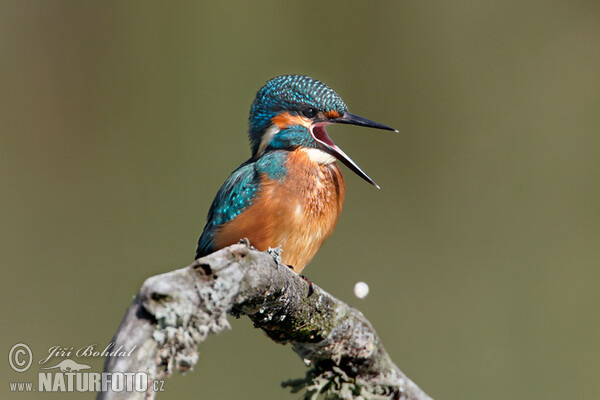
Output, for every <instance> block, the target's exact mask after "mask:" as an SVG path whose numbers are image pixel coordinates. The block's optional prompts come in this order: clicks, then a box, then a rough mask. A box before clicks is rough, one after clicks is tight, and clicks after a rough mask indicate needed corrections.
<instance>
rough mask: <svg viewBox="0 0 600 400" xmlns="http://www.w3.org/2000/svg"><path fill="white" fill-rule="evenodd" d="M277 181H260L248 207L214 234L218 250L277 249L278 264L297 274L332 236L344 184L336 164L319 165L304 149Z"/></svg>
mask: <svg viewBox="0 0 600 400" xmlns="http://www.w3.org/2000/svg"><path fill="white" fill-rule="evenodd" d="M286 167H287V169H288V173H287V175H286V177H285V178H283V179H281V180H270V179H268V178H267V176H266V175H263V176H262V185H261V190H260V192H259V194H258V196H257V198H256V199H255V201H254V203H253V204H252V205H251V206H250V207H248V208H247V209H246V210H245V211H244V212H243V213H242V214H240V215H238V216H237V217H236V218H234V219H233V220H231V221H229V222H227V223H226V224H225V225H223V226H222V227H221V229H220V230H219V231H218V232H217V234H216V235H215V245H216V246H217V247H218V248H221V247H225V246H228V245H230V244H233V243H237V242H238V241H239V240H240V239H241V238H244V237H246V238H248V239H249V240H250V243H252V245H253V246H254V247H256V248H257V249H259V250H261V251H264V250H266V249H268V248H269V247H278V246H280V247H281V248H282V250H283V252H282V255H281V256H282V262H283V263H285V264H288V265H292V266H293V267H294V271H296V272H297V273H300V272H301V271H302V269H303V268H304V267H305V266H306V264H308V263H309V262H310V260H311V259H312V258H313V256H314V255H315V254H316V252H317V251H318V250H319V248H320V247H321V245H322V244H323V243H324V242H325V240H326V239H327V238H328V237H329V236H330V235H331V234H332V233H333V231H334V229H335V226H336V224H337V220H338V218H339V215H340V213H341V212H342V207H343V204H344V194H345V191H346V185H345V183H344V177H343V175H342V172H341V171H340V169H339V167H338V166H337V164H336V163H330V164H319V163H317V162H314V161H312V160H311V158H310V157H309V155H308V153H307V152H306V151H305V150H302V149H298V150H295V151H293V152H291V153H290V155H289V156H288V159H287V162H286Z"/></svg>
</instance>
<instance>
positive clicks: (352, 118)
mask: <svg viewBox="0 0 600 400" xmlns="http://www.w3.org/2000/svg"><path fill="white" fill-rule="evenodd" d="M329 122H331V123H334V124H350V125H358V126H366V127H368V128H376V129H384V130H386V131H394V132H396V133H398V130H396V129H394V128H391V127H389V126H387V125H383V124H380V123H379V122H375V121H371V120H370V119H366V118H363V117H359V116H358V115H354V114H350V113H349V112H347V111H346V112H345V113H344V115H343V116H342V117H339V118H335V119H330V120H329Z"/></svg>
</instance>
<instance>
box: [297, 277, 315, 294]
mask: <svg viewBox="0 0 600 400" xmlns="http://www.w3.org/2000/svg"><path fill="white" fill-rule="evenodd" d="M300 278H302V279H304V280H305V281H306V283H308V295H307V296H306V297H310V295H311V294H313V293H314V291H315V290H314V289H313V283H312V281H311V280H310V279H308V278H307V277H306V276H304V275H300Z"/></svg>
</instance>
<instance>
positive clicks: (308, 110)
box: [302, 108, 317, 118]
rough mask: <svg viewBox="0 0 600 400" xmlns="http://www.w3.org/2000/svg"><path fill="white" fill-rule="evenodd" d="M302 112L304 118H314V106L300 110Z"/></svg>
mask: <svg viewBox="0 0 600 400" xmlns="http://www.w3.org/2000/svg"><path fill="white" fill-rule="evenodd" d="M302 114H303V115H304V116H305V117H306V118H314V117H315V115H317V110H315V109H314V108H306V109H304V110H302Z"/></svg>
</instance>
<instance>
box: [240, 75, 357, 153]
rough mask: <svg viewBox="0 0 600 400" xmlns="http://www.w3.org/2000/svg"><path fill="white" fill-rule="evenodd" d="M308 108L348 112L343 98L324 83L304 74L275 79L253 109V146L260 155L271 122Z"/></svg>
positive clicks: (260, 91)
mask: <svg viewBox="0 0 600 400" xmlns="http://www.w3.org/2000/svg"><path fill="white" fill-rule="evenodd" d="M307 108H314V109H316V110H321V111H325V112H327V111H337V112H338V113H339V114H340V115H343V114H344V113H345V112H346V111H348V107H346V104H344V101H343V100H342V98H341V97H340V96H339V95H338V94H337V93H336V92H334V91H333V90H332V89H330V88H329V87H328V86H327V85H325V84H324V83H323V82H320V81H318V80H316V79H313V78H310V77H308V76H303V75H283V76H278V77H276V78H273V79H271V80H269V81H267V83H266V84H265V85H264V86H263V87H262V88H261V89H260V90H259V91H258V93H257V94H256V99H255V100H254V103H253V104H252V108H251V109H250V121H249V122H250V130H249V136H250V145H251V146H252V154H254V153H256V151H257V150H258V146H259V145H260V141H261V137H262V135H263V133H264V132H265V130H266V129H267V128H268V127H269V126H271V124H272V122H271V119H272V118H273V117H274V116H276V115H277V114H279V113H280V112H282V111H291V112H300V111H302V110H304V109H307Z"/></svg>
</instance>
